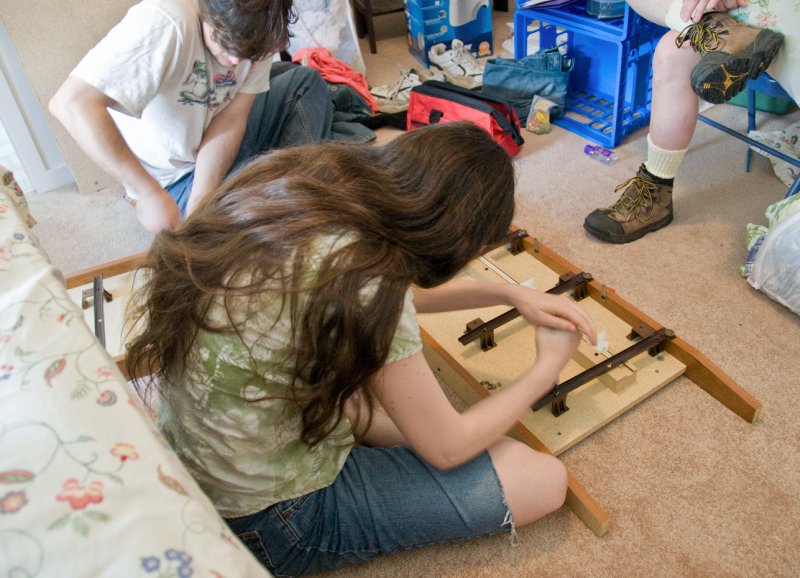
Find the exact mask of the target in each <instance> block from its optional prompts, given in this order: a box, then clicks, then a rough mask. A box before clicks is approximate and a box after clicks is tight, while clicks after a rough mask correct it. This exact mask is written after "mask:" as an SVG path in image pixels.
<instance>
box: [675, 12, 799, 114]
mask: <svg viewBox="0 0 800 578" xmlns="http://www.w3.org/2000/svg"><path fill="white" fill-rule="evenodd" d="M687 41H688V42H689V45H690V46H691V47H692V49H693V50H694V51H695V52H697V53H698V54H700V55H701V58H700V62H698V63H697V66H695V67H694V70H692V88H693V89H694V91H695V92H696V93H697V96H699V97H700V98H702V99H703V100H705V101H707V102H711V103H713V104H721V103H723V102H726V101H728V100H730V99H731V98H733V97H734V96H736V95H737V94H739V93H740V92H741V91H742V89H743V88H744V87H745V86H746V85H747V81H748V80H749V79H751V78H752V79H755V78H758V76H759V75H760V74H761V73H762V72H764V71H765V70H766V69H767V67H769V65H770V63H771V62H772V59H773V58H774V57H775V54H776V53H777V52H778V49H779V48H780V46H781V43H782V42H783V36H782V35H781V34H779V33H777V32H773V31H772V30H767V29H760V28H753V27H751V26H746V25H744V24H741V23H739V22H737V21H736V20H734V19H733V18H732V17H730V16H728V15H727V14H724V13H722V12H708V13H706V14H704V15H703V17H702V18H701V19H700V21H699V22H697V23H695V24H690V25H689V26H687V27H686V28H684V29H683V32H681V33H680V35H679V36H678V38H676V39H675V45H676V46H678V47H681V46H683V43H684V42H687Z"/></svg>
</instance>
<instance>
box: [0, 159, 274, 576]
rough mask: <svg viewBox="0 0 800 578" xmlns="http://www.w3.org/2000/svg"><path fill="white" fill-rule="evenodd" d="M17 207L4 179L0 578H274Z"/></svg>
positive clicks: (16, 195) (15, 192)
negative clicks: (146, 404)
mask: <svg viewBox="0 0 800 578" xmlns="http://www.w3.org/2000/svg"><path fill="white" fill-rule="evenodd" d="M5 172H6V171H3V170H2V167H0V174H3V173H5ZM20 198H21V200H23V201H24V197H23V195H22V194H21V192H20V191H19V189H18V187H15V184H14V183H13V179H8V180H6V179H5V178H4V179H3V182H2V184H0V575H2V576H115V577H116V576H179V577H182V576H218V577H219V576H224V577H233V576H269V573H268V572H267V571H266V570H265V569H264V568H263V567H262V566H261V565H260V564H259V563H258V562H257V561H256V560H255V558H253V557H252V556H251V555H250V553H249V551H248V550H247V549H246V548H245V547H244V546H243V545H242V544H241V543H240V542H239V540H238V539H237V538H236V537H235V536H234V535H232V534H231V532H230V531H229V530H228V527H227V525H226V524H225V522H224V520H223V519H222V518H221V517H220V516H219V515H218V514H217V513H216V511H215V510H214V507H213V506H212V504H211V502H210V501H209V500H208V498H206V496H205V495H204V494H203V493H202V492H201V490H200V489H199V488H198V486H197V485H196V484H195V482H194V481H193V480H192V479H191V477H190V476H189V474H188V472H186V470H185V469H184V468H183V466H182V465H181V463H180V462H179V460H178V459H177V458H176V456H175V455H174V454H173V452H172V451H171V450H170V449H169V448H168V447H167V446H166V444H165V443H164V441H163V439H162V438H161V436H160V435H159V434H158V432H157V430H156V429H155V427H154V425H153V423H152V420H150V419H149V417H148V416H147V414H146V413H145V411H144V408H143V406H142V404H141V402H140V401H139V400H138V398H137V397H136V396H135V395H131V393H130V391H129V389H128V386H127V384H126V382H125V380H124V379H123V377H122V376H121V374H120V373H119V371H118V370H117V368H116V366H115V365H114V363H113V361H112V360H111V358H110V357H109V355H108V354H107V353H106V351H105V350H104V349H103V348H102V347H101V346H100V343H99V342H98V341H97V339H95V337H94V335H93V334H92V332H91V330H90V329H89V327H88V326H87V325H86V324H85V322H84V321H83V314H82V311H81V309H80V307H78V306H77V305H76V304H75V303H73V301H72V300H70V298H69V297H68V295H67V293H66V290H65V288H64V283H63V279H62V275H61V273H60V272H59V271H58V270H57V269H55V268H54V267H53V266H52V265H51V264H50V263H49V262H48V261H47V258H46V257H45V256H44V253H43V252H42V251H41V250H40V249H39V247H37V242H36V239H35V237H34V236H33V235H32V234H31V232H30V230H29V228H28V225H27V224H26V223H27V222H28V221H27V216H26V211H24V204H23V203H21V202H20Z"/></svg>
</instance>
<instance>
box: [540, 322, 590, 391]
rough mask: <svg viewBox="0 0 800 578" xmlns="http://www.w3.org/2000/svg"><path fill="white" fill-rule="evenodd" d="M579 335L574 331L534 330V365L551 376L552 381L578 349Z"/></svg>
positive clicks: (543, 328) (544, 328)
mask: <svg viewBox="0 0 800 578" xmlns="http://www.w3.org/2000/svg"><path fill="white" fill-rule="evenodd" d="M580 342H581V335H580V333H577V332H575V331H559V330H557V329H550V328H548V327H538V328H537V329H536V364H537V365H540V366H542V367H543V368H545V369H546V370H547V371H549V372H550V373H551V374H552V375H553V381H555V380H556V379H558V374H559V373H560V372H561V370H562V369H564V366H565V365H566V364H567V361H569V360H570V358H571V357H572V354H573V353H575V351H576V350H577V349H578V344H579V343H580Z"/></svg>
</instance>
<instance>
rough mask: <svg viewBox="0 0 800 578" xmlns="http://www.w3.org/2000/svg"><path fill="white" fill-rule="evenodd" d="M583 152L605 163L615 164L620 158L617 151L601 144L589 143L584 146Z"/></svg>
mask: <svg viewBox="0 0 800 578" xmlns="http://www.w3.org/2000/svg"><path fill="white" fill-rule="evenodd" d="M583 152H584V153H586V154H587V155H588V156H590V157H592V158H593V159H597V160H598V161H600V162H601V163H603V164H604V165H613V164H614V163H615V162H617V158H618V157H617V153H615V152H614V151H612V150H608V149H607V148H605V147H601V146H599V145H590V144H587V145H586V146H585V147H583Z"/></svg>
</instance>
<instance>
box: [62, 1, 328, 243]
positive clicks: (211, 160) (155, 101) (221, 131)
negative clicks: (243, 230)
mask: <svg viewBox="0 0 800 578" xmlns="http://www.w3.org/2000/svg"><path fill="white" fill-rule="evenodd" d="M291 20H292V0H260V1H253V0H143V1H142V2H140V3H139V4H136V5H134V6H133V7H131V9H130V10H129V11H128V13H127V14H126V15H125V17H124V18H123V20H122V21H121V22H120V23H119V24H117V25H116V26H115V27H114V28H113V29H112V30H111V31H110V32H109V33H108V34H107V35H106V37H105V38H103V39H102V40H101V41H100V42H99V43H98V44H97V46H95V47H94V48H93V49H92V50H90V51H89V52H88V53H87V54H86V56H85V57H84V58H83V59H82V60H81V62H80V63H79V64H78V65H77V67H76V68H75V69H74V70H73V71H72V73H71V74H70V76H69V77H68V78H67V80H66V81H65V82H64V84H63V85H62V86H61V87H60V88H59V90H58V91H57V92H56V94H55V96H54V97H53V99H52V100H51V101H50V111H51V112H52V113H53V115H54V116H55V117H56V118H58V120H59V121H60V122H61V123H62V124H63V125H64V126H65V128H66V129H67V131H68V132H69V133H70V134H71V135H72V137H73V138H74V139H75V140H76V141H77V142H78V144H79V145H80V146H81V148H82V149H83V150H84V151H85V152H86V153H87V154H88V155H89V156H90V157H91V158H92V160H94V161H95V162H97V163H98V164H99V165H100V166H101V167H102V168H104V169H105V170H107V171H108V172H109V173H110V174H111V175H112V176H114V177H115V178H117V179H118V180H119V181H120V182H122V183H123V185H124V186H125V191H126V195H127V197H128V198H129V199H130V200H131V201H132V204H133V205H134V206H136V211H137V216H138V218H139V220H140V221H141V223H142V224H143V225H144V226H145V227H146V228H147V229H149V230H151V231H153V232H157V231H159V230H161V229H169V228H173V227H175V226H176V225H177V224H178V222H179V221H180V219H181V217H183V216H185V215H186V214H187V213H189V212H191V211H192V209H193V208H194V207H196V206H197V204H198V203H199V202H200V201H201V199H202V198H203V197H204V196H205V195H206V194H207V193H209V192H210V191H212V190H213V189H214V188H216V187H217V185H219V184H220V182H221V181H222V179H223V178H224V177H225V175H226V174H228V172H229V171H230V170H231V169H232V168H233V167H235V166H237V165H239V164H241V163H243V162H245V161H246V160H248V159H249V158H251V157H252V156H254V155H256V154H258V153H259V152H263V151H264V150H267V149H269V148H275V147H279V146H289V145H295V144H302V143H307V142H313V141H316V140H321V139H326V138H328V137H329V136H330V130H331V122H332V115H333V110H332V103H331V99H330V95H329V91H328V87H327V85H326V83H325V82H324V81H323V80H322V78H321V77H320V76H319V74H318V73H317V72H316V71H314V70H313V69H310V68H307V67H298V66H291V67H290V68H288V69H286V68H285V65H283V63H276V65H275V67H276V68H279V69H280V70H281V73H280V74H278V75H276V74H274V72H275V71H274V70H273V71H272V72H273V74H272V80H271V81H270V72H271V60H272V58H273V55H274V54H275V53H277V52H279V51H281V50H283V49H284V48H285V46H286V43H287V40H288V38H289V32H288V27H289V23H290V21H291Z"/></svg>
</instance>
